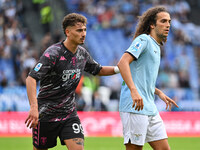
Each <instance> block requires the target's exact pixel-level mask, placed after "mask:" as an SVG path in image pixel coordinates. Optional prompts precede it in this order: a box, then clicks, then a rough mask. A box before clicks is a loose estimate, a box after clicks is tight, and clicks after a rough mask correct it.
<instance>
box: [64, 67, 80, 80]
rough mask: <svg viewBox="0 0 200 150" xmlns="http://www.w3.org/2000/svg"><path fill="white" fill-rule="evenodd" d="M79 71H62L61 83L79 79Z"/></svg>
mask: <svg viewBox="0 0 200 150" xmlns="http://www.w3.org/2000/svg"><path fill="white" fill-rule="evenodd" d="M80 75H81V71H80V69H75V70H64V71H63V75H62V79H63V81H67V80H69V79H71V80H74V79H78V78H80Z"/></svg>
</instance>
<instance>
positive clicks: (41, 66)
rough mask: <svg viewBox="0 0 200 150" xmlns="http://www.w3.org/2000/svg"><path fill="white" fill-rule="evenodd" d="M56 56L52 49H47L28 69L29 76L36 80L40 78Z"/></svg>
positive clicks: (50, 67) (54, 61) (47, 70)
mask: <svg viewBox="0 0 200 150" xmlns="http://www.w3.org/2000/svg"><path fill="white" fill-rule="evenodd" d="M58 57H59V56H58V54H56V53H55V52H53V50H52V49H47V50H46V51H45V52H44V53H43V55H42V56H41V57H40V59H39V61H38V63H37V64H36V65H35V67H34V68H33V69H32V70H31V71H30V73H29V76H31V77H33V78H34V79H36V80H37V81H38V80H41V79H42V78H43V77H44V76H45V75H46V74H47V73H48V72H49V71H50V70H51V69H52V68H53V66H54V65H55V63H56V59H57V58H58Z"/></svg>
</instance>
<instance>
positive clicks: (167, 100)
mask: <svg viewBox="0 0 200 150" xmlns="http://www.w3.org/2000/svg"><path fill="white" fill-rule="evenodd" d="M158 96H159V97H160V99H162V100H163V101H164V102H165V104H166V108H165V109H166V110H167V109H168V108H169V110H170V111H171V108H172V104H174V105H175V106H176V107H177V108H178V105H177V104H176V102H175V101H174V100H172V99H171V98H169V97H168V96H166V95H165V94H164V93H163V92H161V93H160V94H159V95H158Z"/></svg>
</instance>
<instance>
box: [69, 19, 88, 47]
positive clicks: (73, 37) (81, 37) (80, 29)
mask: <svg viewBox="0 0 200 150" xmlns="http://www.w3.org/2000/svg"><path fill="white" fill-rule="evenodd" d="M66 34H67V38H68V39H69V40H70V41H71V42H73V43H74V44H77V45H79V44H83V43H84V42H85V36H86V25H85V24H83V23H81V22H78V23H76V24H75V26H72V27H68V28H67V29H66Z"/></svg>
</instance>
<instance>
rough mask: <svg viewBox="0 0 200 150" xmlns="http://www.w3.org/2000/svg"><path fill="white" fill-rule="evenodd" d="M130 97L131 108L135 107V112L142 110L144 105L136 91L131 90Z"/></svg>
mask: <svg viewBox="0 0 200 150" xmlns="http://www.w3.org/2000/svg"><path fill="white" fill-rule="evenodd" d="M131 97H132V99H133V106H132V107H133V108H134V107H135V110H137V111H140V110H143V107H144V104H143V99H142V97H141V96H140V94H139V93H138V91H137V90H132V91H131Z"/></svg>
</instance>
